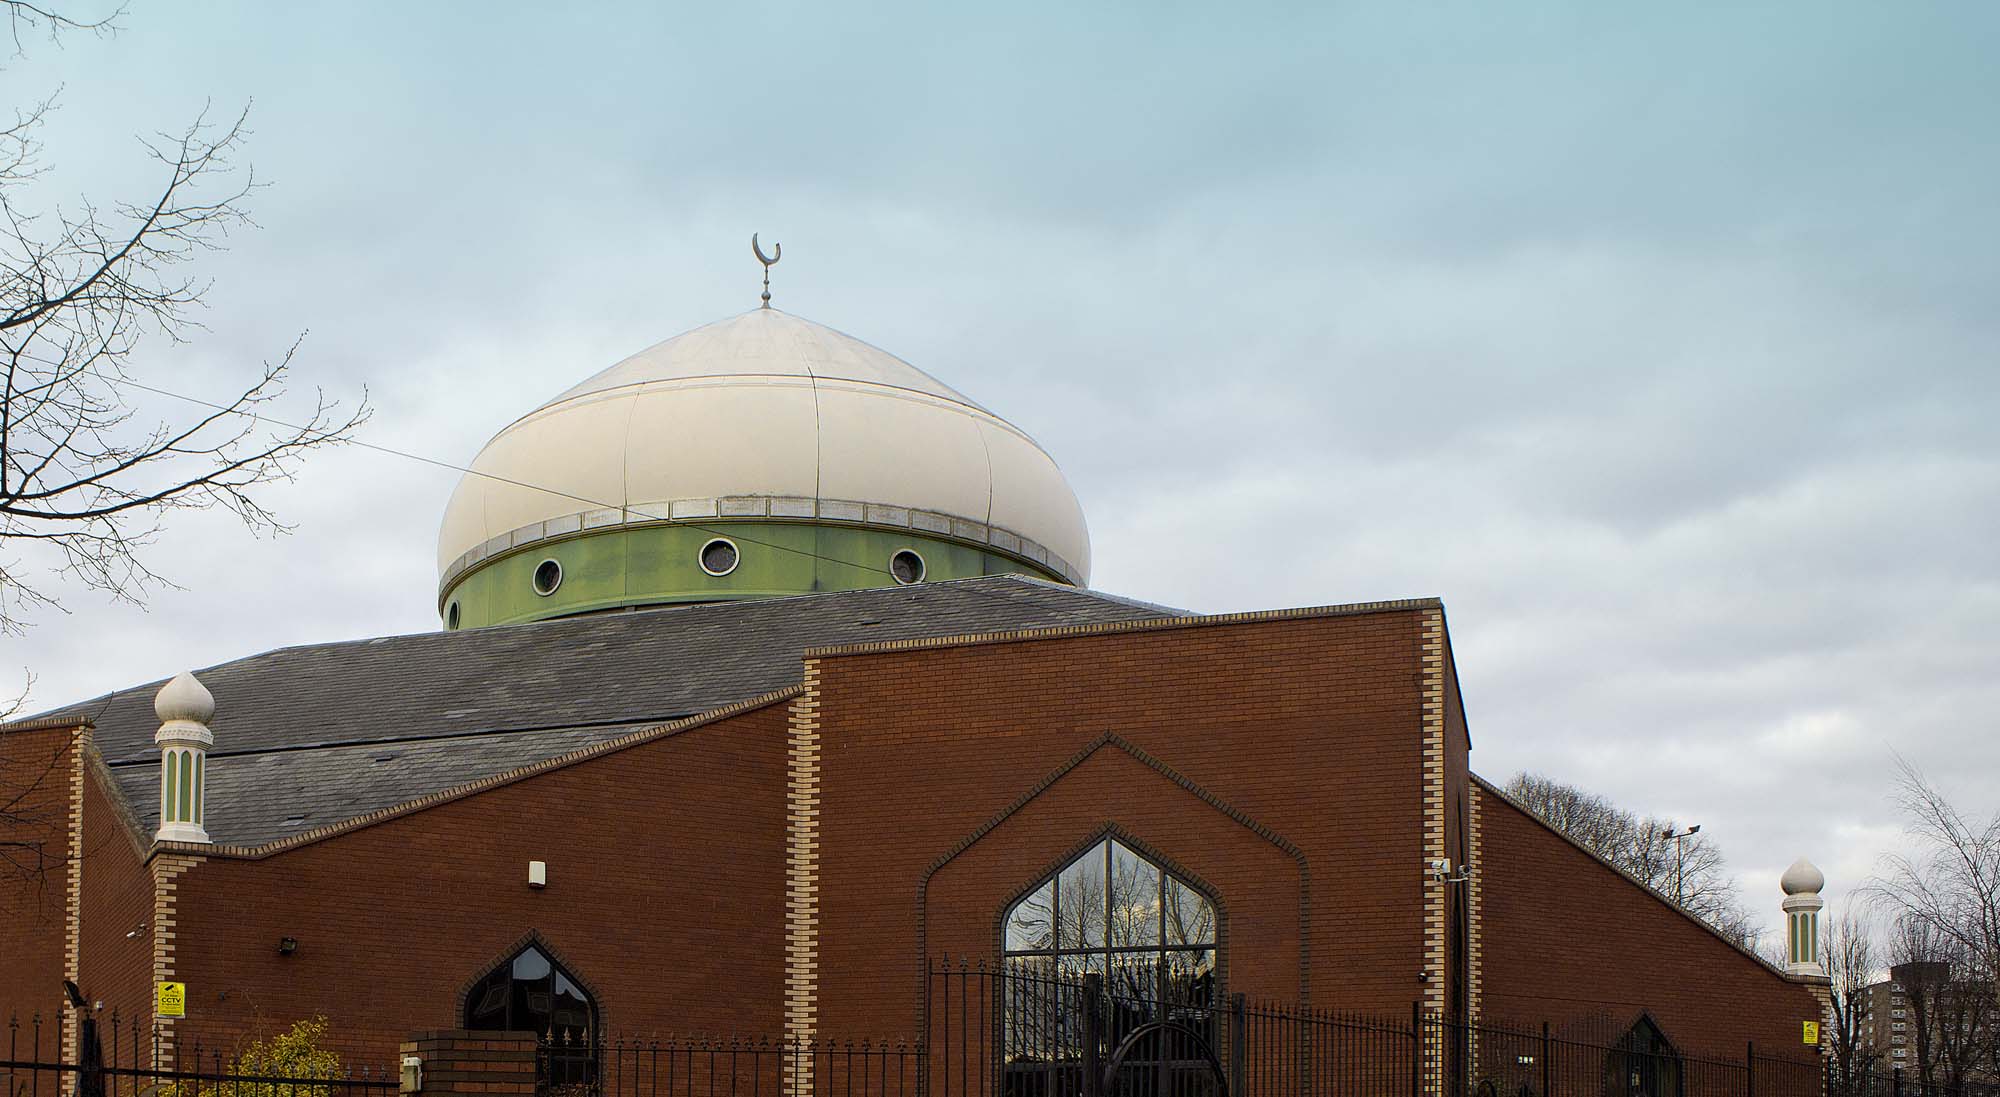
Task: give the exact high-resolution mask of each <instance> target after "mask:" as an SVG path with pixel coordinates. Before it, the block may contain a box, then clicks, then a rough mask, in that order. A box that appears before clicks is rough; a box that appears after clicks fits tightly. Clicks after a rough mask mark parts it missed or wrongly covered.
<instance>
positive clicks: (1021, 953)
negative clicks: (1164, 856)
mask: <svg viewBox="0 0 2000 1097" xmlns="http://www.w3.org/2000/svg"><path fill="white" fill-rule="evenodd" d="M1004 925H1005V934H1006V939H1005V941H1004V942H1003V944H1004V949H1005V952H1006V958H1007V963H1008V965H1009V966H1010V967H1013V968H1016V969H1026V970H1030V971H1036V972H1039V973H1043V974H1047V975H1049V976H1052V977H1055V978H1058V979H1067V978H1074V977H1078V976H1081V975H1082V974H1083V973H1085V972H1099V973H1101V974H1103V976H1104V987H1105V992H1106V993H1107V994H1111V995H1114V996H1117V997H1121V998H1127V999H1130V1000H1136V1001H1142V1002H1149V1003H1161V1004H1165V1003H1169V1002H1178V1003H1188V1004H1194V1003H1204V1004H1205V1003H1206V1002H1208V1001H1209V1000H1210V999H1211V998H1212V996H1213V993H1214V980H1215V961H1216V928H1217V926H1216V912H1215V904H1214V903H1213V902H1212V901H1211V900H1210V899H1209V898H1208V897H1207V896H1206V895H1203V894H1202V893H1201V892H1200V891H1197V890H1196V889H1195V888H1193V887H1191V886H1189V885H1188V884H1187V882H1185V881H1183V880H1180V879H1178V878H1176V877H1175V876H1174V875H1173V874H1172V873H1171V872H1168V871H1166V870H1165V869H1164V868H1162V867H1161V866H1159V865H1157V864H1155V863H1154V862H1152V861H1151V860H1148V859H1147V858H1146V857H1145V856H1144V855H1142V854H1140V853H1139V852H1138V851H1136V850H1134V849H1132V848H1131V847H1130V846H1127V845H1125V844H1124V843H1123V842H1120V841H1118V840H1117V839H1115V838H1108V839H1106V840H1104V841H1102V842H1099V843H1097V844H1096V845H1094V846H1092V847H1091V848H1090V849H1089V850H1088V851H1087V852H1085V853H1084V854H1083V855H1082V856H1080V857H1078V858H1076V859H1075V860H1074V861H1071V862H1070V863H1069V864H1067V865H1065V866H1063V867H1062V868H1061V869H1060V870H1058V871H1057V872H1056V873H1055V874H1054V875H1052V876H1050V877H1049V878H1048V879H1046V880H1044V881H1042V883H1041V884H1040V885H1038V886H1037V887H1035V888H1034V890H1032V891H1030V892H1029V893H1028V894H1027V896H1025V897H1024V898H1022V899H1021V900H1020V901H1019V902H1017V903H1015V904H1014V905H1013V906H1012V907H1010V908H1009V909H1008V911H1007V917H1006V921H1005V923H1004Z"/></svg>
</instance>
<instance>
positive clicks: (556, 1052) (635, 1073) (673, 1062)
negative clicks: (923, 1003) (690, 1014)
mask: <svg viewBox="0 0 2000 1097" xmlns="http://www.w3.org/2000/svg"><path fill="white" fill-rule="evenodd" d="M922 1065H923V1055H922V1052H921V1051H920V1050H919V1049H918V1048H917V1047H915V1046H913V1045H911V1044H909V1043H907V1042H896V1043H892V1042H888V1041H870V1040H845V1041H841V1040H819V1041H806V1040H772V1039H740V1038H727V1039H656V1040H606V1041H603V1042H600V1043H599V1044H597V1045H596V1046H594V1047H593V1046H589V1045H583V1044H568V1043H553V1044H552V1043H544V1044H543V1045H542V1046H541V1047H540V1048H539V1049H538V1050H537V1052H536V1064H535V1066H536V1071H535V1073H536V1076H537V1078H538V1086H537V1088H538V1091H539V1092H540V1093H542V1094H544V1095H546V1097H783V1095H787V1094H790V1095H804V1094H813V1095H818V1097H917V1094H918V1087H919V1086H920V1085H921V1084H922Z"/></svg>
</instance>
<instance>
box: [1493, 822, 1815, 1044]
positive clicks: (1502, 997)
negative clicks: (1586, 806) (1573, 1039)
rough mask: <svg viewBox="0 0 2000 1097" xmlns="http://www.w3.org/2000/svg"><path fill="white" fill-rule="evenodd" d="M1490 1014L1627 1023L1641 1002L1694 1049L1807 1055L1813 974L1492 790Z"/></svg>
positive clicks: (1578, 1023) (1569, 1022) (1567, 1022)
mask: <svg viewBox="0 0 2000 1097" xmlns="http://www.w3.org/2000/svg"><path fill="white" fill-rule="evenodd" d="M1478 799H1479V810H1480V812H1481V823H1482V831H1481V857H1482V864H1481V866H1480V872H1481V875H1482V878H1483V886H1482V891H1481V895H1482V897H1483V904H1482V905H1483V907H1484V909H1483V910H1482V911H1481V912H1480V916H1481V926H1480V932H1481V944H1482V950H1483V953H1484V957H1485V965H1484V967H1485V980H1484V993H1483V997H1484V1007H1485V1008H1484V1013H1485V1016H1486V1017H1487V1018H1489V1019H1495V1020H1510V1021H1519V1022H1526V1023H1533V1024H1539V1023H1540V1022H1541V1021H1543V1020H1548V1021H1550V1022H1553V1023H1554V1024H1555V1025H1556V1026H1557V1028H1558V1031H1561V1030H1562V1029H1563V1028H1564V1027H1565V1026H1574V1027H1579V1028H1580V1027H1583V1026H1586V1025H1589V1024H1591V1023H1592V1022H1593V1021H1595V1020H1600V1019H1602V1020H1605V1021H1608V1022H1610V1023H1613V1024H1617V1025H1628V1024H1630V1022H1631V1021H1632V1020H1633V1019H1634V1018H1636V1017H1637V1016H1638V1014H1639V1012H1640V1011H1641V1010H1642V1009H1643V1010H1645V1011H1647V1012H1649V1013H1650V1014H1651V1015H1652V1017H1653V1019H1654V1020H1655V1021H1657V1022H1658V1023H1659V1025H1660V1028H1661V1030H1662V1031H1663V1032H1665V1034H1666V1036H1667V1038H1668V1039H1669V1040H1671V1041H1673V1042H1674V1043H1675V1044H1676V1045H1677V1046H1678V1047H1679V1048H1680V1049H1681V1050H1682V1051H1683V1052H1688V1053H1694V1054H1705V1053H1709V1054H1718V1055H1722V1056H1726V1057H1729V1058H1731V1059H1740V1058H1741V1056H1742V1055H1743V1053H1744V1045H1745V1043H1746V1042H1748V1041H1752V1040H1754V1041H1756V1043H1757V1045H1758V1049H1759V1053H1760V1054H1763V1053H1767V1052H1768V1053H1770V1054H1777V1055H1785V1056H1793V1057H1805V1056H1807V1055H1809V1054H1810V1053H1811V1049H1810V1048H1808V1047H1806V1046H1805V1045H1804V1044H1803V1043H1802V1042H1801V1036H1800V1026H1801V1023H1802V1022H1805V1021H1810V1020H1816V1019H1818V1016H1819V1007H1818V1005H1817V1004H1816V1003H1815V1001H1814V1000H1813V996H1812V994H1811V993H1810V991H1808V990H1807V989H1806V988H1805V987H1803V986H1800V985H1798V984H1795V983H1792V982H1789V981H1788V980H1786V979H1785V978H1784V976H1782V975H1780V974H1778V973H1777V972H1775V971H1773V970H1772V969H1771V968H1769V967H1766V966H1765V965H1763V964H1761V963H1759V962H1758V961H1756V960H1754V959H1752V958H1750V957H1749V956H1746V955H1744V954H1743V953H1742V952H1740V951H1738V950H1737V949H1736V948H1735V947H1733V946H1731V945H1730V944H1728V943H1727V942H1725V941H1723V940H1722V939H1721V938H1719V937H1717V936H1716V935H1715V934H1713V933H1711V932H1709V931H1708V930H1707V929H1706V928H1704V927H1703V926H1702V925H1701V924H1699V923H1698V922H1696V921H1695V920H1693V919H1691V918H1689V917H1688V916H1686V915H1684V914H1682V913H1680V912H1679V911H1677V910H1675V909H1674V908H1673V907H1672V906H1671V905H1669V904H1668V903H1667V902H1666V901H1665V900H1663V899H1660V898H1659V897H1658V896H1656V895H1654V894H1652V893H1651V892H1649V891H1647V890H1646V889H1645V888H1642V887H1640V886H1639V885H1637V884H1635V883H1633V882H1631V881H1630V880H1628V879H1626V878H1625V877H1624V876H1622V875H1620V874H1619V873H1617V872H1614V871H1613V870H1611V869H1610V868H1607V867H1605V866H1604V865H1603V864H1602V863H1601V862H1599V861H1598V860H1596V859H1595V858H1593V857H1591V856H1590V855H1589V854H1587V853H1585V852H1583V851H1582V850H1581V849H1578V848H1577V847H1576V846H1575V845H1573V844H1571V843H1570V842H1569V841H1568V840H1567V839H1565V838H1563V837H1562V836H1561V835H1559V834H1557V833H1556V832H1555V831H1553V830H1550V829H1549V828H1548V827H1546V826H1544V825H1542V824H1541V823H1540V822H1538V821H1537V820H1536V819H1535V818H1534V817H1533V816H1532V815H1530V814H1529V813H1528V812H1526V811H1524V810H1522V809H1520V808H1517V807H1515V806H1514V805H1513V804H1512V803H1510V802H1508V801H1506V800H1504V799H1502V798H1501V797H1500V796H1498V795H1496V794H1494V793H1492V792H1490V791H1487V790H1484V789H1482V790H1480V793H1479V797H1478Z"/></svg>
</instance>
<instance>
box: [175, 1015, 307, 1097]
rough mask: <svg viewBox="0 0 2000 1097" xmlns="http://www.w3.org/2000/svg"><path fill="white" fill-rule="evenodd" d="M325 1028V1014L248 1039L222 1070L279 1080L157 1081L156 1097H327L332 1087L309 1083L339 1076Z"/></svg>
mask: <svg viewBox="0 0 2000 1097" xmlns="http://www.w3.org/2000/svg"><path fill="white" fill-rule="evenodd" d="M328 1027H329V1026H328V1024H327V1020H326V1018H325V1017H309V1018H307V1019H306V1020H303V1021H299V1022H297V1023H295V1024H293V1025H292V1027H291V1028H290V1029H288V1030H287V1031H284V1032H281V1033H278V1034H277V1035H276V1036H273V1037H271V1038H270V1039H267V1040H252V1041H250V1042H249V1043H248V1044H246V1045H244V1046H243V1048H242V1050H240V1051H238V1052H237V1053H236V1057H235V1058H234V1059H232V1060H230V1063H229V1067H228V1069H227V1070H226V1071H224V1073H225V1074H227V1075H231V1076H244V1077H251V1078H270V1079H280V1078H281V1079H284V1081H282V1082H280V1081H266V1082H256V1081H226V1082H199V1083H197V1082H181V1083H179V1084H177V1085H171V1086H162V1087H161V1088H160V1090H159V1094H158V1097H333V1087H332V1086H330V1085H313V1084H311V1083H314V1082H332V1081H336V1080H338V1079H339V1078H340V1077H341V1069H340V1056H339V1054H338V1053H336V1052H334V1051H333V1050H332V1049H331V1048H329V1047H327V1046H326V1039H327V1030H328ZM196 1069H199V1068H196Z"/></svg>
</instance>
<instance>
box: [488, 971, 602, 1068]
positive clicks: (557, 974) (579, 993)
mask: <svg viewBox="0 0 2000 1097" xmlns="http://www.w3.org/2000/svg"><path fill="white" fill-rule="evenodd" d="M465 1027H466V1028H468V1029H474V1030H477V1031H483V1032H495V1031H498V1032H532V1033H534V1034H535V1035H536V1036H538V1037H540V1039H541V1046H542V1051H541V1054H540V1055H539V1056H538V1057H537V1060H536V1074H537V1076H538V1078H539V1080H540V1081H541V1082H542V1083H543V1084H544V1085H548V1084H559V1085H567V1084H572V1083H591V1082H594V1081H595V1080H596V1077H597V1035H598V1032H597V1002H596V1000H595V999H593V998H592V997H591V996H590V993H589V992H588V991H586V990H584V989H583V984H582V983H581V982H579V981H578V980H577V978H576V976H574V975H572V974H570V972H569V971H568V969H566V968H564V967H563V966H562V965H561V964H559V963H557V962H556V961H555V959H554V958H552V957H551V956H549V954H548V953H546V952H544V951H543V950H542V949H540V948H537V947H536V946H535V945H533V944H529V945H527V946H525V947H523V948H522V949H521V950H520V951H519V952H516V953H515V954H514V955H513V956H511V957H509V958H508V959H506V960H504V961H502V962H501V963H500V964H499V965H498V966H496V967H495V968H494V969H493V970H491V971H489V972H487V973H486V975H485V976H484V977H482V978H481V979H480V980H479V982H477V983H475V984H473V987H472V991H471V993H469V994H467V995H466V996H465Z"/></svg>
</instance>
